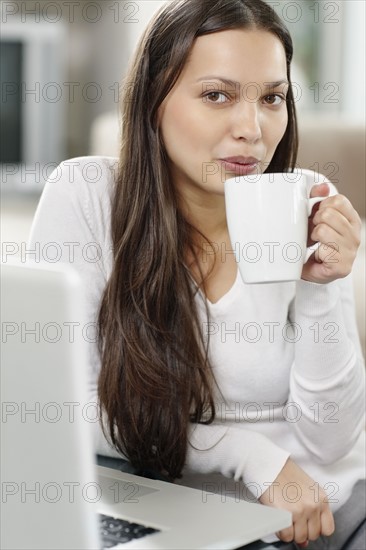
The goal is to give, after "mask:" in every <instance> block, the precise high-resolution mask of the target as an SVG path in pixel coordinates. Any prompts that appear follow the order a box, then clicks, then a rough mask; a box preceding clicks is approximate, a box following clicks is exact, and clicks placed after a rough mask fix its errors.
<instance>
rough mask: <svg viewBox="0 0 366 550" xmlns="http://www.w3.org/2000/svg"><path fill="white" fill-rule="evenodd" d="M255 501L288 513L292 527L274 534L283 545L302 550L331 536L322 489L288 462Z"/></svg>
mask: <svg viewBox="0 0 366 550" xmlns="http://www.w3.org/2000/svg"><path fill="white" fill-rule="evenodd" d="M259 500H260V502H261V503H262V504H266V505H267V506H273V507H275V508H282V509H285V510H288V511H289V512H291V513H292V527H288V528H287V529H283V530H282V531H279V532H278V533H276V535H277V536H278V538H279V539H281V540H282V541H284V542H291V541H295V542H296V543H297V544H300V545H301V546H303V547H305V546H306V545H307V542H308V541H309V540H316V539H317V538H318V537H319V536H320V535H325V536H329V535H331V534H332V533H333V532H334V519H333V514H332V512H331V510H330V507H329V504H328V498H327V495H326V493H325V491H324V489H322V487H320V486H319V484H318V483H316V482H315V481H314V480H313V479H312V478H311V477H309V476H308V475H307V474H306V473H305V472H304V470H302V469H301V468H300V467H299V466H298V465H297V464H296V463H295V462H293V461H292V460H291V459H288V460H287V462H286V464H285V465H284V467H283V468H282V470H281V471H280V473H279V474H278V476H277V477H276V479H275V480H274V482H273V483H272V485H270V487H269V488H268V489H267V490H266V491H265V492H264V493H263V494H262V496H261V497H260V499H259Z"/></svg>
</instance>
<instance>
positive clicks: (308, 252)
mask: <svg viewBox="0 0 366 550" xmlns="http://www.w3.org/2000/svg"><path fill="white" fill-rule="evenodd" d="M327 198H328V197H312V198H311V199H307V212H308V217H309V216H310V215H311V211H312V209H313V206H314V204H317V203H318V202H321V201H323V200H324V199H327ZM312 246H313V247H314V248H307V249H306V253H305V257H304V264H306V262H307V261H308V259H309V258H310V256H311V255H312V254H313V253H314V252H315V251H316V250H317V249H318V248H319V246H320V243H319V242H318V243H315V244H313V245H312Z"/></svg>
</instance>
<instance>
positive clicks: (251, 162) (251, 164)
mask: <svg viewBox="0 0 366 550" xmlns="http://www.w3.org/2000/svg"><path fill="white" fill-rule="evenodd" d="M219 160H220V162H221V163H222V166H223V167H224V168H225V171H226V172H233V173H234V174H238V175H241V176H245V175H247V174H252V173H258V166H259V162H260V161H259V160H258V159H256V158H255V157H243V156H239V157H228V158H224V159H219Z"/></svg>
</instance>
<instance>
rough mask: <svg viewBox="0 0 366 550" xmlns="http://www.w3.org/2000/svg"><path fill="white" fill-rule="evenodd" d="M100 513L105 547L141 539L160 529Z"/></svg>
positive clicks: (101, 531)
mask: <svg viewBox="0 0 366 550" xmlns="http://www.w3.org/2000/svg"><path fill="white" fill-rule="evenodd" d="M98 515H99V521H100V534H101V537H102V544H103V548H112V547H113V546H116V545H117V544H123V543H126V542H129V541H130V540H133V539H140V538H142V537H145V536H146V535H151V534H152V533H157V532H158V531H159V529H154V528H153V527H147V526H146V525H141V524H139V523H131V522H130V521H127V520H125V519H120V518H113V517H112V516H105V515H104V514H98Z"/></svg>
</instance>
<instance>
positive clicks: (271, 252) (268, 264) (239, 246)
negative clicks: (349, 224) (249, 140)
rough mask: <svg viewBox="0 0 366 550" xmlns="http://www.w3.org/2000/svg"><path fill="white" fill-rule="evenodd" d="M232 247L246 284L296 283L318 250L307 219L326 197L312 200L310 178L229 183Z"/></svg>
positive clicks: (263, 177) (271, 176)
mask: <svg viewBox="0 0 366 550" xmlns="http://www.w3.org/2000/svg"><path fill="white" fill-rule="evenodd" d="M224 186H225V205H226V218H227V224H228V230H229V235H230V240H231V245H232V248H233V251H234V254H235V258H236V261H237V262H238V267H239V271H240V274H241V277H242V279H243V281H244V282H245V283H270V282H281V281H296V280H299V279H300V278H301V272H302V267H303V265H304V263H306V262H307V260H308V259H309V257H310V255H311V254H312V253H313V252H314V249H313V250H312V249H309V248H307V246H306V245H307V236H308V235H307V233H308V217H309V216H310V214H311V210H312V208H313V205H314V204H316V203H317V202H320V201H322V200H324V198H326V197H314V198H311V199H310V198H309V197H308V191H307V189H308V187H307V185H306V175H305V174H304V173H301V171H300V170H298V171H297V172H294V173H268V174H257V175H249V176H240V177H239V176H236V177H235V178H230V179H227V180H226V181H225V184H224Z"/></svg>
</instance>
